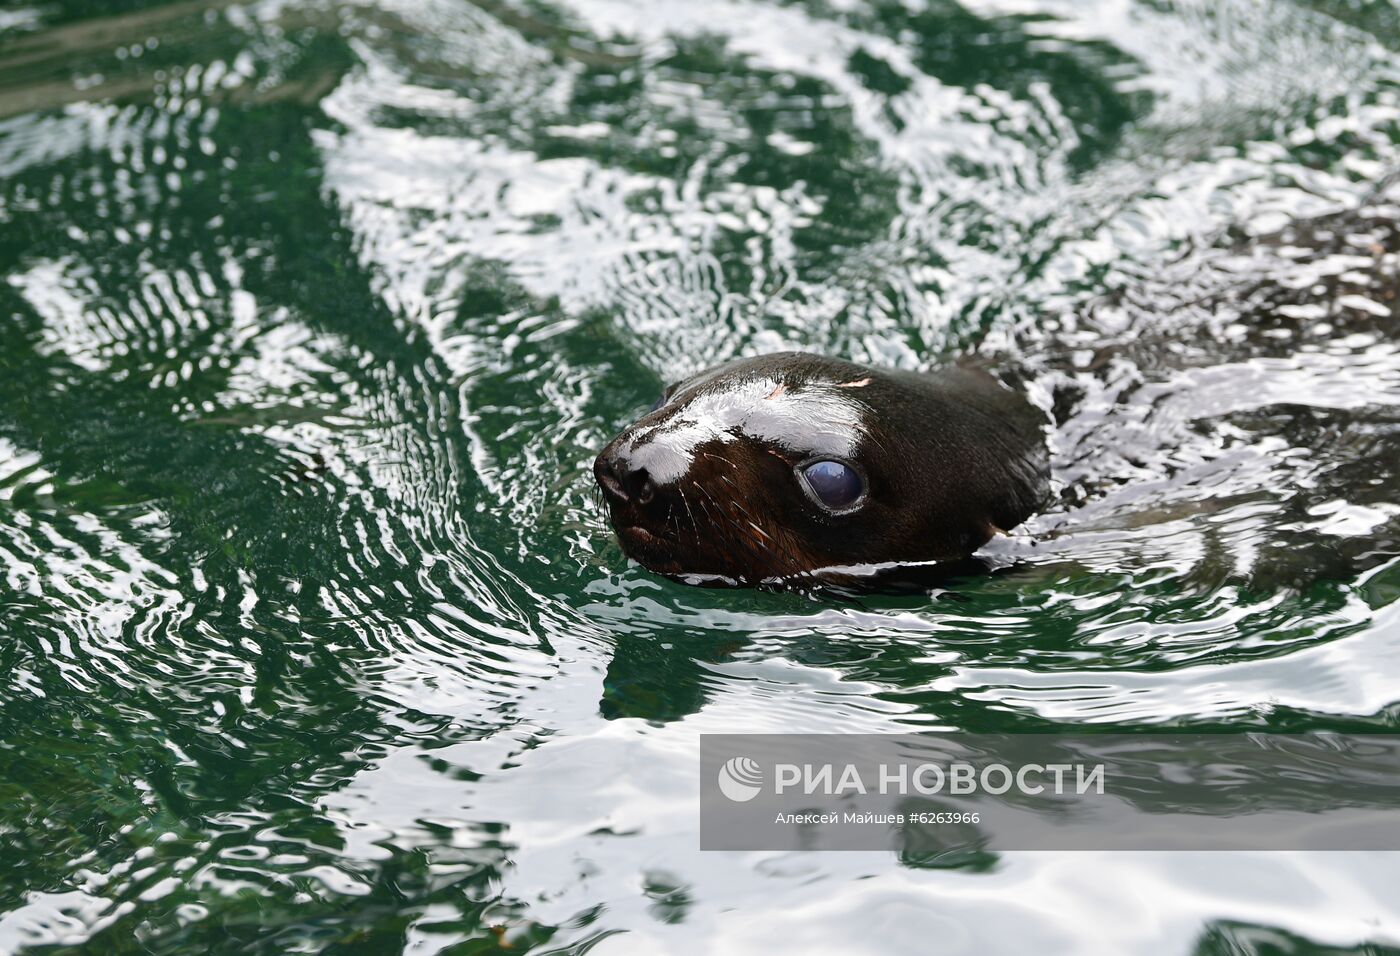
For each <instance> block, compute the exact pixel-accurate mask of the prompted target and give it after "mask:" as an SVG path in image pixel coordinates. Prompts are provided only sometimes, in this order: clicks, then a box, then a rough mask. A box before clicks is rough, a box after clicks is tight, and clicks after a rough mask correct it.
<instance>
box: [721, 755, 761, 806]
mask: <svg viewBox="0 0 1400 956" xmlns="http://www.w3.org/2000/svg"><path fill="white" fill-rule="evenodd" d="M761 789H763V768H762V767H760V766H759V765H758V762H757V761H756V760H753V759H751V758H749V757H730V758H729V759H728V760H726V761H725V762H724V766H722V767H720V768H719V792H720V793H722V794H724V795H725V796H726V797H728V798H729V799H730V800H733V801H734V802H735V803H747V802H748V801H749V800H752V799H753V798H754V797H756V796H758V791H759V790H761Z"/></svg>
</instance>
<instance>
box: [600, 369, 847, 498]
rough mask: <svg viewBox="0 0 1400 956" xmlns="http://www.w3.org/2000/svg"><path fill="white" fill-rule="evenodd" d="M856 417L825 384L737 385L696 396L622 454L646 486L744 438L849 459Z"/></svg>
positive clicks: (671, 476)
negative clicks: (708, 450)
mask: <svg viewBox="0 0 1400 956" xmlns="http://www.w3.org/2000/svg"><path fill="white" fill-rule="evenodd" d="M861 416H862V407H861V406H860V405H859V404H858V403H856V402H854V401H852V400H851V399H849V398H846V397H845V396H844V395H842V394H841V393H839V392H836V391H834V388H833V386H831V385H825V384H822V383H811V384H806V385H803V386H802V387H801V388H799V389H797V390H795V391H794V390H791V389H788V388H785V387H783V384H782V383H780V382H778V381H777V380H775V379H772V378H758V379H746V380H739V381H736V382H734V383H733V384H732V385H730V386H728V387H725V388H721V389H718V390H716V391H713V392H707V393H705V394H702V395H698V396H696V397H695V398H694V399H693V400H692V401H691V402H690V404H689V405H687V406H685V408H683V409H681V410H680V411H679V412H677V413H676V414H675V415H674V416H673V417H672V418H669V419H667V420H666V421H664V422H661V423H659V424H656V425H652V426H649V427H647V428H645V429H641V430H639V431H638V432H637V433H636V434H635V435H633V436H632V437H631V439H630V440H629V442H628V450H629V451H630V452H631V453H633V454H635V455H636V457H637V459H638V461H639V462H640V463H643V464H644V466H645V467H646V470H647V473H648V474H649V475H650V476H651V480H652V481H655V482H656V483H657V484H663V485H664V484H669V483H671V482H673V481H676V480H677V479H679V478H680V477H681V476H683V475H685V474H686V473H687V472H688V471H689V470H690V466H691V463H692V462H693V461H694V459H695V450H696V449H697V448H699V447H700V446H701V445H703V444H706V443H708V442H712V441H719V442H731V441H735V440H736V439H738V438H740V437H741V436H745V435H746V436H749V437H751V438H756V439H758V440H760V441H766V442H769V443H772V444H784V443H785V440H787V439H789V438H791V437H792V436H794V435H797V434H800V435H802V436H803V444H804V446H808V447H809V448H810V450H811V451H813V452H815V453H817V454H823V455H831V456H832V457H836V458H849V457H851V456H852V455H853V454H854V453H855V449H856V445H857V444H858V443H859V442H860V438H861V434H862V432H863V429H862V427H861ZM801 450H808V448H804V449H801Z"/></svg>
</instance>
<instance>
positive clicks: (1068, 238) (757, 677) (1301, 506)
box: [0, 0, 1400, 954]
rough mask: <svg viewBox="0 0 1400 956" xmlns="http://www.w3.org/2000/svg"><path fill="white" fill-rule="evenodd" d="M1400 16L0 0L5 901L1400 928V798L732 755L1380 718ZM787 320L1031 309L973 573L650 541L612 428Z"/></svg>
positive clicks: (963, 335)
mask: <svg viewBox="0 0 1400 956" xmlns="http://www.w3.org/2000/svg"><path fill="white" fill-rule="evenodd" d="M1397 48H1400V17H1397V14H1396V9H1395V7H1394V6H1393V5H1392V4H1390V3H1385V2H1378V0H1377V2H1359V0H1358V2H1343V0H1317V2H1312V3H1304V2H1264V0H1259V2H1246V0H1231V2H1223V3H1214V2H1195V3H1193V2H1158V0H1150V2H1149V0H1142V2H1129V0H1096V2H1070V0H977V2H969V3H967V4H965V5H961V6H960V5H956V4H953V3H945V2H940V0H928V2H913V0H910V2H894V0H889V2H875V3H866V2H857V0H843V2H821V0H811V2H807V3H800V2H794V3H781V2H767V3H765V2H759V0H733V2H698V0H695V2H688V0H662V2H656V3H648V4H645V5H642V4H636V3H627V2H623V0H559V2H553V0H551V2H549V3H536V2H526V0H478V2H475V3H471V2H466V0H413V2H409V0H379V2H371V0H364V2H357V3H339V4H331V3H314V2H312V3H282V2H276V0H263V2H249V3H229V2H210V3H197V2H182V3H175V4H168V5H160V4H153V3H149V2H144V0H111V2H100V3H99V2H90V3H81V2H74V0H60V2H55V3H44V4H37V5H33V6H28V5H24V4H22V3H21V4H19V5H13V4H12V5H10V6H7V7H6V8H5V9H3V10H0V276H3V279H4V281H0V303H2V304H0V308H3V311H4V321H3V322H0V952H5V953H10V952H25V953H60V952H62V953H68V952H74V953H76V952H83V953H103V954H106V953H127V952H132V953H135V952H140V953H182V954H183V953H238V954H253V953H267V954H282V953H294V952H325V953H398V952H411V953H415V954H420V953H421V954H426V953H448V954H465V953H484V952H496V951H508V952H526V951H530V952H580V953H581V952H583V951H585V950H587V951H590V952H597V953H632V952H636V953H648V954H651V953H740V952H794V953H817V952H899V953H924V952H930V951H937V952H949V953H951V952H967V953H976V954H986V953H1013V952H1014V953H1025V952H1046V953H1076V954H1081V953H1100V952H1102V953H1134V954H1142V953H1174V954H1206V953H1210V954H1216V953H1220V954H1224V953H1231V954H1233V953H1319V952H1328V953H1333V952H1352V951H1355V952H1370V953H1376V952H1390V951H1393V950H1392V949H1388V948H1387V947H1393V946H1400V906H1397V904H1396V901H1395V894H1394V890H1393V887H1394V886H1395V885H1396V883H1397V876H1398V875H1400V862H1397V861H1396V860H1395V859H1394V856H1393V855H1391V854H1380V853H1377V854H1365V853H1352V854H1334V855H1329V854H1285V853H1274V854H1244V853H1230V854H1208V853H1202V854H1191V853H1178V854H1128V853H1087V852H1086V853H1076V854H1059V855H1056V854H1030V853H1021V854H1004V855H1001V856H977V857H975V858H973V859H970V860H969V859H958V860H944V861H927V860H915V859H899V858H895V857H892V856H889V855H886V854H879V853H869V854H863V853H860V854H808V855H802V854H796V855H792V854H787V855H784V854H771V853H750V854H730V853H708V854H701V853H699V852H698V850H697V849H696V847H697V833H696V829H697V822H698V821H697V799H696V798H697V786H698V784H697V780H696V777H695V767H696V754H697V748H698V734H700V733H702V732H717V731H726V732H734V731H828V732H829V731H852V732H854V731H861V732H893V731H907V730H911V729H912V730H930V731H932V730H943V729H960V730H970V731H977V730H1042V729H1056V730H1068V729H1073V728H1076V727H1083V726H1092V727H1095V728H1107V727H1142V726H1178V727H1192V728H1197V729H1211V730H1245V729H1272V730H1285V731H1295V730H1305V729H1353V730H1355V729H1368V730H1377V729H1388V728H1391V727H1393V726H1395V724H1396V720H1397V714H1400V709H1397V708H1400V614H1397V607H1398V606H1400V605H1397V604H1396V599H1397V597H1400V560H1397V555H1398V554H1400V523H1398V522H1397V515H1400V350H1398V349H1397V346H1396V344H1395V343H1396V341H1397V336H1396V333H1397V332H1398V331H1400V329H1398V328H1397V322H1396V320H1395V317H1394V313H1393V311H1392V308H1391V305H1390V303H1391V302H1392V300H1393V299H1394V297H1395V292H1396V290H1397V289H1400V279H1397V270H1398V269H1400V267H1397V263H1396V253H1397V251H1400V239H1397V233H1396V230H1395V226H1394V224H1395V223H1396V222H1397V221H1400V191H1397V190H1395V189H1394V188H1393V187H1392V186H1391V185H1390V183H1389V180H1387V179H1386V177H1387V176H1388V175H1389V174H1390V173H1392V172H1393V171H1394V170H1396V169H1397V168H1400V67H1397V61H1396V54H1395V51H1396V49H1397ZM1317 217H1322V218H1320V219H1319V218H1317ZM1303 220H1309V222H1308V223H1306V224H1305V225H1303V226H1301V227H1299V228H1297V229H1296V230H1294V231H1293V232H1290V231H1289V230H1291V229H1293V228H1294V227H1293V226H1291V225H1290V224H1292V223H1296V222H1300V221H1303ZM783 347H799V348H807V349H812V350H817V351H823V352H827V353H830V354H835V355H841V356H845V357H850V358H854V359H856V360H860V361H872V362H881V363H885V364H891V365H901V366H906V367H916V366H918V365H919V364H921V363H935V362H938V361H941V360H946V359H950V358H953V357H959V356H966V355H972V354H978V355H981V356H983V357H984V359H985V360H986V361H987V362H989V363H991V364H992V365H994V366H995V367H997V368H999V369H1001V370H1002V371H1004V372H1005V374H1007V375H1008V376H1009V377H1010V378H1012V379H1014V380H1015V381H1016V382H1018V387H1021V388H1022V389H1024V390H1025V391H1026V392H1027V393H1028V394H1030V395H1031V396H1032V397H1033V398H1034V399H1035V400H1036V401H1039V402H1040V403H1041V404H1042V405H1044V406H1045V407H1047V408H1049V409H1053V410H1054V412H1055V416H1056V419H1057V428H1056V437H1055V447H1054V449H1053V450H1054V459H1055V475H1056V480H1057V498H1056V502H1055V504H1054V505H1053V506H1052V507H1051V508H1050V509H1049V510H1048V511H1047V513H1046V514H1045V515H1043V516H1041V517H1039V518H1037V519H1035V520H1034V521H1032V522H1031V523H1030V524H1029V525H1028V526H1027V527H1025V528H1023V529H1020V530H1018V532H1017V533H1016V534H1015V535H1013V536H1012V537H1011V538H1010V539H1007V540H1005V541H1000V542H998V543H997V544H996V545H995V546H994V547H993V548H992V549H991V554H990V555H989V557H988V561H989V563H990V564H991V565H992V566H993V570H992V571H989V572H988V573H986V574H979V575H970V576H968V577H966V578H963V579H959V580H955V581H952V582H950V583H949V586H948V587H947V588H946V589H943V590H940V591H938V592H936V593H934V594H931V595H913V596H910V595H903V596H893V595H865V596H862V597H860V598H859V599H855V600H848V599H838V598H836V597H831V596H827V597H822V596H818V597H816V598H813V597H810V596H804V595H801V594H794V593H771V592H756V591H710V590H702V589H696V588H688V587H685V586H683V585H681V584H676V583H672V582H669V581H666V580H663V579H660V578H657V577H655V576H653V575H650V574H648V573H646V572H645V571H643V570H641V569H639V568H637V567H636V566H633V565H629V564H628V562H627V561H626V559H625V558H624V557H623V556H622V554H621V552H620V551H619V550H618V547H617V545H616V543H615V542H614V541H613V540H612V538H611V536H610V533H609V531H608V529H607V526H606V523H605V520H604V516H603V513H602V509H601V508H600V507H599V506H598V503H597V501H596V500H595V498H594V496H593V492H592V487H591V476H590V471H589V466H590V463H591V460H592V456H593V455H594V454H595V453H596V450H597V449H598V448H600V447H601V446H602V444H603V443H604V442H605V441H606V440H607V439H608V438H609V437H610V436H611V435H613V434H615V433H616V432H617V430H619V429H620V428H621V427H623V426H624V425H625V424H626V423H627V422H629V421H630V420H632V418H634V417H635V416H636V415H637V414H639V413H640V412H641V411H643V410H644V409H645V408H646V407H648V406H649V405H650V404H651V402H652V400H653V399H654V398H655V395H656V393H657V392H658V390H659V388H660V387H661V386H662V385H663V384H664V383H666V382H668V381H671V380H674V379H675V378H678V377H680V376H682V375H684V374H687V373H690V372H694V371H696V370H698V369H700V368H703V367H704V366H706V365H708V364H711V363H713V362H716V361H719V360H722V359H725V358H728V357H731V356H734V355H738V354H749V353H755V352H761V351H765V350H770V349H776V348H783Z"/></svg>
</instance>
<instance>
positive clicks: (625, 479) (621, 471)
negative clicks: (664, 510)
mask: <svg viewBox="0 0 1400 956" xmlns="http://www.w3.org/2000/svg"><path fill="white" fill-rule="evenodd" d="M593 477H594V478H596V479H597V481H598V485H599V487H601V488H602V489H603V493H604V494H605V495H607V496H608V497H609V498H610V499H611V500H612V501H613V502H615V503H617V504H620V505H623V504H627V503H628V502H632V503H634V504H637V505H642V506H645V505H648V504H650V503H651V502H652V500H653V499H654V498H655V497H656V482H654V481H652V479H651V475H649V474H647V470H646V469H645V468H643V467H641V466H640V465H638V464H637V463H636V461H635V460H633V459H632V457H631V456H630V455H628V454H627V453H625V452H623V451H622V450H620V449H619V448H618V446H617V445H615V444H614V445H609V446H608V447H607V448H605V449H603V453H602V454H601V455H599V456H598V458H597V460H596V461H594V462H593Z"/></svg>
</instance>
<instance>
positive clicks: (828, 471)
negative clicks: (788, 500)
mask: <svg viewBox="0 0 1400 956" xmlns="http://www.w3.org/2000/svg"><path fill="white" fill-rule="evenodd" d="M802 477H803V478H805V479H806V480H807V487H808V488H810V489H812V495H813V496H814V497H815V498H816V499H817V501H819V502H821V503H822V504H824V505H826V506H827V507H828V508H830V509H832V510H833V511H840V510H841V509H843V508H849V507H850V506H851V505H853V504H855V502H856V499H857V498H859V497H860V493H861V491H862V490H863V487H862V485H861V480H860V475H858V474H856V470H855V469H854V468H852V467H851V466H850V465H843V464H842V463H841V462H839V461H814V462H812V463H811V464H810V465H807V466H806V467H804V468H803V469H802Z"/></svg>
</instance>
